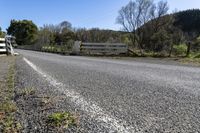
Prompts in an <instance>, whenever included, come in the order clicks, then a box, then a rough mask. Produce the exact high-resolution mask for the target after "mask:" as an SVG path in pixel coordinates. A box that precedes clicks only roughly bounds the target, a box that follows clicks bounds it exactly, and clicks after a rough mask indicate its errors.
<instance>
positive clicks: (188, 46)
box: [186, 42, 191, 57]
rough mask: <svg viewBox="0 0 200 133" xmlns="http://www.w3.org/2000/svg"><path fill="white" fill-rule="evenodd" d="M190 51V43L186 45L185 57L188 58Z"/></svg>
mask: <svg viewBox="0 0 200 133" xmlns="http://www.w3.org/2000/svg"><path fill="white" fill-rule="evenodd" d="M190 51H191V42H188V43H187V53H186V57H188V56H189V55H190Z"/></svg>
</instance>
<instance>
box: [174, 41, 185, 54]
mask: <svg viewBox="0 0 200 133" xmlns="http://www.w3.org/2000/svg"><path fill="white" fill-rule="evenodd" d="M173 49H174V54H175V55H180V56H182V55H184V54H185V53H186V52H187V45H186V44H179V45H174V47H173Z"/></svg>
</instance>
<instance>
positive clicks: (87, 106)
mask: <svg viewBox="0 0 200 133" xmlns="http://www.w3.org/2000/svg"><path fill="white" fill-rule="evenodd" d="M17 52H19V53H20V54H21V55H23V57H24V58H21V60H23V61H21V63H22V62H23V63H24V64H26V65H27V66H28V67H29V69H32V70H34V73H37V74H38V78H41V79H45V80H46V81H47V82H48V83H49V86H53V88H54V89H55V90H58V91H60V92H62V93H63V94H65V96H66V97H68V99H69V102H70V103H71V104H73V105H74V106H75V108H77V109H78V110H81V111H83V112H84V113H85V114H87V116H89V117H91V118H92V119H93V120H94V121H96V123H97V124H99V125H100V126H101V128H100V129H98V130H96V129H95V128H93V127H91V129H93V131H90V132H95V131H96V132H127V133H129V132H130V133H134V132H150V133H151V132H158V133H160V132H168V133H173V132H174V133H176V132H183V133H188V132H191V133H199V132H200V68H198V67H189V66H180V65H176V64H170V63H169V64H167V63H166V62H165V63H164V64H162V61H159V62H158V63H155V61H154V62H153V63H151V62H150V61H149V62H148V63H146V62H145V61H144V62H138V61H134V60H133V61H131V60H128V61H123V60H120V59H119V60H113V59H101V58H94V57H79V56H75V57H72V56H60V55H56V54H49V53H40V52H33V51H23V50H18V51H17ZM24 64H21V65H22V66H23V65H24ZM30 72H33V71H30ZM26 82H28V81H26ZM88 120H89V119H88ZM94 123H95V122H94ZM103 128H105V130H104V129H103Z"/></svg>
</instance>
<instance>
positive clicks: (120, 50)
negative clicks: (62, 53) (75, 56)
mask: <svg viewBox="0 0 200 133" xmlns="http://www.w3.org/2000/svg"><path fill="white" fill-rule="evenodd" d="M74 51H75V52H76V53H80V54H91V55H98V54H103V55H119V54H127V53H128V46H127V45H126V44H122V43H81V42H75V45H74Z"/></svg>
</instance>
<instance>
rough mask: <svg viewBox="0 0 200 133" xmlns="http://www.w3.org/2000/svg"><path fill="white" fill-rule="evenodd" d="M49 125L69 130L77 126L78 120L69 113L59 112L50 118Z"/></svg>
mask: <svg viewBox="0 0 200 133" xmlns="http://www.w3.org/2000/svg"><path fill="white" fill-rule="evenodd" d="M47 124H48V125H50V126H53V127H58V128H60V127H62V128H68V127H70V126H75V125H77V118H76V117H75V116H74V115H72V114H71V113H69V112H57V113H53V114H51V115H49V116H48V119H47Z"/></svg>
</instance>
